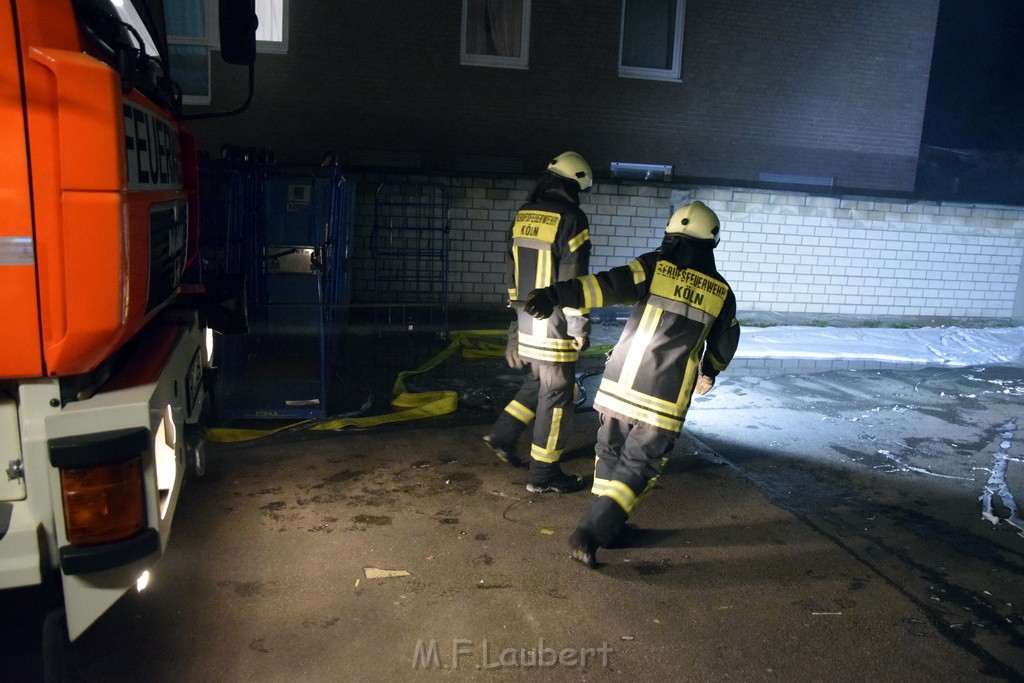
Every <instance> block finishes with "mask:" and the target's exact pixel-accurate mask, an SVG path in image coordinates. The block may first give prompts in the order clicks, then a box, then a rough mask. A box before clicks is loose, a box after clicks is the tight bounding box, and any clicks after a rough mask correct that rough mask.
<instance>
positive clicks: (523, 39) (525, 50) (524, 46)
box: [459, 0, 533, 70]
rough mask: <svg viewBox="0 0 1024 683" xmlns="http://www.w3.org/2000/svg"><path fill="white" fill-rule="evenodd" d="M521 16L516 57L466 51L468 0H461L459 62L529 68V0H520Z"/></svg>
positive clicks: (468, 64)
mask: <svg viewBox="0 0 1024 683" xmlns="http://www.w3.org/2000/svg"><path fill="white" fill-rule="evenodd" d="M522 2H523V16H522V29H521V32H520V50H519V56H518V57H503V56H500V55H483V54H477V53H470V52H467V51H466V38H467V36H468V34H469V31H468V20H469V3H470V0H462V23H461V31H460V40H459V64H461V65H463V66H486V67H492V68H498V69H522V70H526V69H529V68H530V18H531V17H532V16H533V11H532V8H531V6H530V5H531V0H522Z"/></svg>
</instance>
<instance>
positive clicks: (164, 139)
mask: <svg viewBox="0 0 1024 683" xmlns="http://www.w3.org/2000/svg"><path fill="white" fill-rule="evenodd" d="M124 146H125V156H126V157H127V162H128V189H129V190H130V191H131V190H135V191H138V190H176V189H179V188H181V182H182V181H181V141H180V139H179V136H178V129H177V127H176V126H175V125H174V124H173V123H171V122H170V121H168V120H167V119H165V118H163V117H161V116H158V115H156V114H154V113H153V112H151V111H150V110H148V109H146V108H144V107H140V106H138V105H135V104H133V103H131V102H127V101H126V102H125V103H124Z"/></svg>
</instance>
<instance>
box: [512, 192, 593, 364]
mask: <svg viewBox="0 0 1024 683" xmlns="http://www.w3.org/2000/svg"><path fill="white" fill-rule="evenodd" d="M590 249H591V246H590V226H589V224H588V222H587V216H586V214H585V213H583V210H582V209H580V206H579V186H578V185H577V184H576V183H575V181H572V180H566V179H564V178H560V177H558V176H555V175H553V174H545V175H543V176H541V178H540V180H539V181H538V182H537V186H536V187H535V188H534V190H533V193H532V194H531V196H530V198H529V200H528V201H527V202H526V203H525V204H523V205H522V207H520V209H519V211H518V212H517V213H516V216H515V219H514V220H513V222H512V229H511V231H510V233H509V239H508V258H507V260H506V275H507V280H508V297H509V300H510V301H518V300H525V299H526V298H527V296H528V295H529V293H530V292H532V291H533V290H535V289H540V288H542V287H548V286H549V285H551V284H552V283H554V282H555V281H557V280H569V279H571V278H574V277H579V276H581V275H586V274H587V273H588V272H589V267H590ZM517 319H518V325H519V355H520V357H521V358H523V359H524V360H526V361H528V362H531V363H543V364H549V363H573V362H576V360H577V359H578V358H579V352H578V351H576V350H575V349H573V345H572V344H573V338H574V337H581V338H586V337H589V335H590V318H589V316H588V311H587V310H586V309H582V308H578V307H577V308H561V309H557V308H556V309H555V311H554V313H553V314H552V316H551V317H550V318H548V319H547V320H535V319H534V318H533V317H531V316H530V315H529V314H527V313H525V312H523V310H522V308H519V309H518V314H517Z"/></svg>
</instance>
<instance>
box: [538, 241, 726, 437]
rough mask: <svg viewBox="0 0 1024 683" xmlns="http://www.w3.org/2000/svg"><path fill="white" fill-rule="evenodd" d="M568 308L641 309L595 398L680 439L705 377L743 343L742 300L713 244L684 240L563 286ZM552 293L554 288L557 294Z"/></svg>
mask: <svg viewBox="0 0 1024 683" xmlns="http://www.w3.org/2000/svg"><path fill="white" fill-rule="evenodd" d="M551 289H553V290H554V292H553V293H554V295H555V297H556V301H558V302H559V304H560V305H562V306H566V305H568V306H574V305H575V306H583V307H587V308H597V307H600V306H608V305H613V304H633V303H635V304H636V306H635V307H634V308H633V311H632V313H631V314H630V316H629V319H628V320H627V321H626V325H625V328H624V329H623V331H622V336H621V337H620V338H619V341H618V343H617V344H616V345H615V348H614V349H613V351H612V354H611V357H610V358H609V359H608V362H607V364H606V366H605V372H604V378H603V379H602V381H601V385H600V388H599V390H598V393H597V395H596V396H595V398H594V408H595V409H596V410H598V411H599V412H601V413H605V414H607V415H611V416H614V417H617V418H619V419H622V420H626V421H627V422H630V423H632V424H639V423H643V424H648V425H650V426H652V427H654V428H656V429H657V430H658V431H659V432H662V433H665V434H667V435H669V436H678V435H679V433H680V432H681V431H682V428H683V420H684V419H685V417H686V411H687V409H688V408H689V406H690V397H691V395H692V394H693V389H694V386H695V385H696V383H697V378H698V373H703V374H706V375H708V376H709V377H715V376H716V375H717V374H718V373H719V372H721V371H722V370H724V369H725V367H726V366H727V365H728V364H729V362H730V361H731V360H732V357H733V355H734V354H735V353H736V347H737V345H738V344H739V338H740V328H739V323H738V322H737V321H736V297H735V295H734V294H733V292H732V289H731V288H730V287H729V284H728V283H727V282H726V281H725V278H723V277H722V276H721V275H720V274H719V273H718V270H717V269H716V267H715V259H714V253H713V251H712V247H711V246H710V245H708V244H703V243H702V242H700V241H697V240H691V239H686V238H683V237H681V236H678V235H669V236H666V238H665V241H664V243H663V244H662V246H661V248H660V249H658V250H657V251H653V252H649V253H647V254H643V255H641V256H639V257H637V258H636V259H634V260H633V261H632V262H631V263H629V264H628V265H625V266H619V267H616V268H612V269H610V270H607V271H604V272H601V273H597V274H595V275H586V276H583V277H579V278H576V279H574V280H570V281H568V282H559V283H556V284H555V285H554V286H553V287H552V288H551ZM549 291H550V290H549Z"/></svg>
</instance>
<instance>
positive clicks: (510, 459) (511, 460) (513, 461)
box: [484, 434, 523, 467]
mask: <svg viewBox="0 0 1024 683" xmlns="http://www.w3.org/2000/svg"><path fill="white" fill-rule="evenodd" d="M484 443H486V444H487V445H488V446H490V447H491V450H492V451H494V454H495V455H496V456H498V460H500V461H502V462H503V463H505V464H506V465H512V467H522V466H523V461H522V460H521V459H520V457H519V456H518V455H516V447H515V444H512V445H508V444H503V443H501V442H500V441H498V437H496V436H495V435H494V434H487V435H486V436H484Z"/></svg>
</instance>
